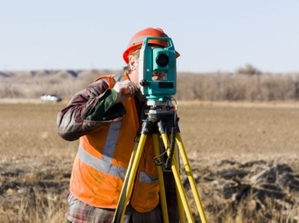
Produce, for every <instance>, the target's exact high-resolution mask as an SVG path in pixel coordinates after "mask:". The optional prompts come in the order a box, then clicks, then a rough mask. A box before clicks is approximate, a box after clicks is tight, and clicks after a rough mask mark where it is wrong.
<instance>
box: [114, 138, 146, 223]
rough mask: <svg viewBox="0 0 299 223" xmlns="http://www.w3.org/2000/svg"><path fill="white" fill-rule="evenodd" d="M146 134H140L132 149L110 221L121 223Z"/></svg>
mask: <svg viewBox="0 0 299 223" xmlns="http://www.w3.org/2000/svg"><path fill="white" fill-rule="evenodd" d="M146 138H147V135H145V134H141V136H140V139H139V143H138V146H137V148H136V146H135V148H134V151H133V153H132V155H131V159H130V162H129V166H128V169H127V172H126V175H125V179H124V184H123V187H122V190H121V193H120V196H119V199H118V204H117V207H116V210H115V213H114V218H113V221H112V223H121V222H122V221H123V217H124V213H125V210H126V206H127V204H128V201H129V198H130V196H131V193H132V189H133V184H134V180H135V177H136V173H137V170H138V166H139V161H140V158H141V156H142V152H143V148H144V144H145V141H146Z"/></svg>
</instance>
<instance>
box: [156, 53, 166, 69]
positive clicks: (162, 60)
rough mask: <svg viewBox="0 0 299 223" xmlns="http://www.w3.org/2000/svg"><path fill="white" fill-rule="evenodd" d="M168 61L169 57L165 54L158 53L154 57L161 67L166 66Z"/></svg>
mask: <svg viewBox="0 0 299 223" xmlns="http://www.w3.org/2000/svg"><path fill="white" fill-rule="evenodd" d="M168 62H169V58H168V56H167V55H166V54H159V55H158V56H157V57H156V63H157V64H158V65H159V66H161V67H165V66H167V65H168Z"/></svg>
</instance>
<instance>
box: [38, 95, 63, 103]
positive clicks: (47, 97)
mask: <svg viewBox="0 0 299 223" xmlns="http://www.w3.org/2000/svg"><path fill="white" fill-rule="evenodd" d="M40 99H41V100H42V101H44V102H60V101H61V100H62V99H61V98H60V97H59V96H57V95H55V94H42V96H41V97H40Z"/></svg>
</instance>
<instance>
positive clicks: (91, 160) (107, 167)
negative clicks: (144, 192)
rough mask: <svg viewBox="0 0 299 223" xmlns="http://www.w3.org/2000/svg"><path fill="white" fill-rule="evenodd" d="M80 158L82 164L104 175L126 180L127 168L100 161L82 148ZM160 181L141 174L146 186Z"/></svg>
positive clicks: (141, 180)
mask: <svg viewBox="0 0 299 223" xmlns="http://www.w3.org/2000/svg"><path fill="white" fill-rule="evenodd" d="M78 156H79V158H80V159H81V161H82V162H84V163H85V164H87V165H89V166H91V167H93V168H94V169H96V170H99V171H101V172H103V173H106V174H109V175H112V176H115V177H119V178H122V179H124V178H125V175H126V171H127V169H126V168H122V167H119V166H115V165H112V164H111V163H108V162H107V161H105V160H100V159H98V158H96V157H94V156H93V155H90V154H89V153H88V152H86V151H85V150H84V149H83V148H82V147H81V146H79V149H78ZM157 181H158V179H157V178H156V177H151V176H149V175H147V174H146V173H145V172H140V177H139V182H141V183H145V184H152V183H156V182H157Z"/></svg>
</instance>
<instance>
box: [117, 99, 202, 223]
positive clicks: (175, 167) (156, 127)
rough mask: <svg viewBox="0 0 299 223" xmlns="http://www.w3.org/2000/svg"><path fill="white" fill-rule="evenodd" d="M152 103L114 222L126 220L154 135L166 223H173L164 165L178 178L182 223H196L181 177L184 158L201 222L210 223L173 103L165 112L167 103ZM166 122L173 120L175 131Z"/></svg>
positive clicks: (132, 156)
mask: <svg viewBox="0 0 299 223" xmlns="http://www.w3.org/2000/svg"><path fill="white" fill-rule="evenodd" d="M149 103H151V104H150V109H149V111H148V113H147V119H146V120H144V121H143V123H142V128H141V135H140V137H139V140H136V143H135V147H134V150H133V152H132V155H131V159H130V162H129V166H128V169H127V172H126V176H125V179H124V184H123V187H122V190H121V193H120V197H119V200H118V205H117V208H116V211H115V214H114V219H113V221H112V222H113V223H121V222H122V221H123V217H124V213H125V210H126V206H127V203H128V201H129V199H130V196H131V192H132V189H133V184H134V180H135V177H136V173H137V170H138V166H139V162H140V158H141V156H142V153H143V148H144V145H145V141H146V138H147V136H148V135H149V134H151V135H152V137H153V141H154V150H155V155H156V159H155V162H156V164H157V172H158V179H159V186H160V203H161V207H162V217H163V222H164V223H169V219H168V210H167V204H166V193H165V186H164V179H163V167H162V165H164V167H165V168H167V169H168V168H170V169H171V171H172V173H173V176H174V179H175V183H176V189H177V197H178V210H179V218H180V222H181V223H183V222H186V218H187V220H188V222H190V223H191V222H194V218H193V216H192V213H191V210H190V206H189V203H188V200H187V197H186V193H185V190H184V187H183V185H182V182H181V179H180V175H179V158H180V159H181V160H182V165H183V167H184V169H185V172H186V175H187V177H188V180H189V184H190V186H191V190H192V192H193V196H194V200H195V203H196V206H197V210H198V212H199V215H200V218H201V222H202V223H206V222H207V221H206V216H205V213H204V210H203V207H202V204H201V201H200V198H199V194H198V191H197V187H196V183H195V180H194V177H193V174H192V171H191V168H190V164H189V161H188V158H187V155H186V152H185V148H184V145H183V141H182V138H181V135H180V132H179V127H178V122H177V117H176V113H175V112H174V111H173V110H172V109H171V106H169V103H166V109H165V103H161V102H149ZM165 120H167V123H169V120H173V121H172V123H173V124H172V126H171V130H169V126H168V124H167V127H166V125H165V123H166V122H165ZM152 130H153V131H152ZM151 132H153V133H151ZM159 136H160V137H161V139H162V142H163V145H164V148H165V150H166V154H167V158H166V160H165V161H164V162H162V159H161V152H160V148H159ZM169 136H170V138H169ZM177 149H178V151H179V154H180V156H179V155H178V152H177Z"/></svg>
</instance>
